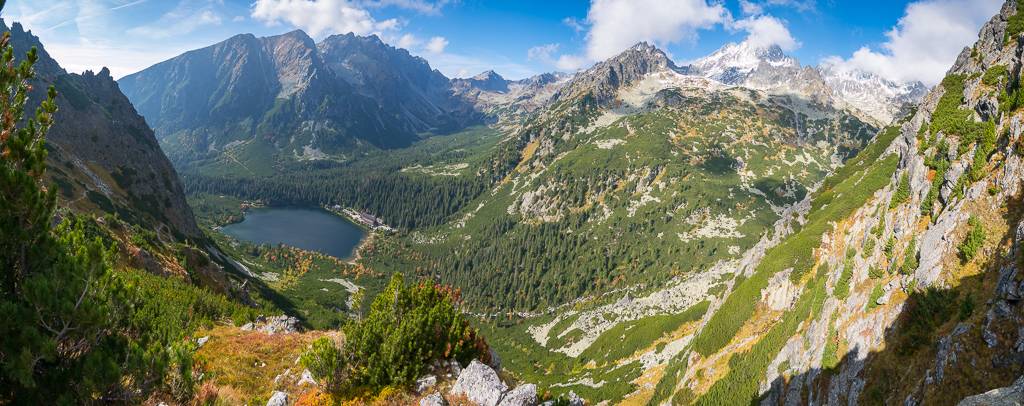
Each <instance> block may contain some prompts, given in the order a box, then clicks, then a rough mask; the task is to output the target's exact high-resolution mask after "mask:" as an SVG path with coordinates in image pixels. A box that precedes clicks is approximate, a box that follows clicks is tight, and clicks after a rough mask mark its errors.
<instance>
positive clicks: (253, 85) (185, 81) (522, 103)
mask: <svg viewBox="0 0 1024 406" xmlns="http://www.w3.org/2000/svg"><path fill="white" fill-rule="evenodd" d="M632 50H633V51H636V52H632V53H630V52H625V53H623V54H622V55H619V56H617V57H615V58H612V59H609V60H607V61H603V62H600V63H598V64H597V65H595V66H594V67H593V68H591V70H604V71H606V72H608V75H607V76H604V77H602V78H600V79H597V80H600V81H604V82H605V83H582V82H581V81H580V80H574V81H572V82H571V83H572V85H570V87H568V88H565V89H563V86H565V85H567V84H569V83H570V79H571V78H572V77H573V76H574V75H569V74H562V73H549V74H543V75H538V76H535V77H531V78H527V79H523V80H516V81H510V80H507V79H505V78H503V77H502V76H501V75H499V74H497V73H495V72H493V71H487V72H484V73H481V74H479V75H477V76H474V77H471V78H466V79H449V78H447V77H445V76H444V75H443V74H441V73H440V72H438V71H437V70H435V69H432V68H431V67H430V65H429V64H428V63H427V61H426V60H424V59H423V58H420V57H417V56H413V55H411V54H410V53H409V52H408V51H406V50H404V49H398V48H395V47H392V46H390V45H387V44H385V43H384V42H382V41H381V40H380V39H379V38H377V37H376V36H369V37H362V36H357V35H353V34H347V35H334V36H331V37H328V38H326V39H324V40H322V41H320V42H319V43H317V42H315V41H314V40H313V39H312V38H310V37H309V36H308V35H306V34H305V33H304V32H302V31H292V32H290V33H287V34H283V35H278V36H272V37H265V38H257V37H255V36H253V35H248V34H247V35H238V36H235V37H232V38H229V39H228V40H226V41H224V42H221V43H218V44H215V45H212V46H209V47H206V48H202V49H199V50H195V51H190V52H187V53H185V54H182V55H180V56H177V57H175V58H172V59H170V60H167V61H164V62H161V63H159V64H156V65H154V66H152V67H150V68H147V69H145V70H143V71H141V72H138V73H135V74H132V75H128V76H126V77H124V78H122V79H121V80H120V81H119V84H120V87H121V89H122V90H123V91H124V92H125V94H126V95H127V96H128V98H129V99H130V100H131V101H132V102H133V103H134V105H135V106H136V107H137V108H138V110H139V112H140V113H141V114H142V115H143V116H144V117H146V119H147V121H148V122H149V123H150V125H152V126H153V128H154V130H155V132H156V135H157V137H158V138H159V139H160V140H161V144H162V145H163V147H164V149H165V150H166V152H167V154H168V156H169V157H170V158H171V159H172V160H173V161H175V162H177V163H179V164H188V163H190V162H194V161H202V160H206V159H230V160H232V161H237V162H239V163H240V164H241V165H243V166H244V167H245V170H246V171H248V172H251V173H252V174H261V173H269V172H271V171H273V169H272V167H271V166H272V165H274V164H278V163H281V162H288V161H295V160H299V161H301V160H324V159H330V160H346V159H348V158H351V157H353V156H356V155H358V154H359V153H361V152H362V151H368V150H372V149H389V148H395V147H404V146H408V145H410V144H411V143H413V142H415V141H417V140H419V139H421V138H423V137H427V136H430V135H435V134H445V133H450V132H453V131H457V130H460V129H463V128H465V127H467V126H471V125H477V124H483V123H494V122H499V123H502V124H504V125H518V124H521V123H522V122H523V121H524V120H525V119H526V117H527V116H528V115H529V114H531V113H533V112H535V111H537V110H538V109H539V108H541V107H544V106H546V105H547V104H549V103H551V102H557V101H558V100H559V99H561V98H564V97H565V96H566V95H575V94H577V93H578V92H579V88H580V86H583V87H585V88H587V89H592V90H593V91H594V94H593V96H594V98H595V100H596V101H597V102H598V103H611V102H613V101H614V100H613V99H614V98H615V97H616V95H615V92H614V91H613V90H614V88H615V87H616V86H617V85H621V84H629V83H632V82H634V81H637V80H640V79H642V76H643V75H645V74H647V73H649V72H654V71H660V70H671V71H674V72H677V73H680V74H683V75H689V76H698V77H704V78H708V79H711V80H712V81H714V82H715V83H719V84H723V85H727V86H739V87H746V88H751V89H756V90H763V91H767V92H769V93H773V94H791V95H797V96H800V97H803V98H807V99H809V100H813V101H815V102H819V103H824V104H830V105H834V106H836V107H838V108H844V109H848V110H851V111H852V112H854V114H856V115H858V116H859V117H860V118H862V119H864V120H868V121H871V122H873V123H874V124H875V125H883V124H887V123H888V122H890V121H892V119H893V117H895V116H896V115H897V114H898V113H899V112H900V111H901V110H902V109H903V108H904V107H905V106H906V105H908V104H909V103H913V102H915V101H916V100H918V99H919V98H920V97H921V96H922V95H923V94H924V91H925V87H924V86H923V85H921V84H920V83H912V84H897V83H893V82H891V81H887V80H885V79H882V78H880V77H878V76H876V75H873V74H870V73H866V72H861V71H850V70H843V69H838V68H836V67H833V66H824V67H818V68H816V67H802V66H801V65H800V63H799V61H797V60H796V59H794V58H792V57H790V56H787V55H786V54H785V53H784V52H783V51H782V50H781V49H780V48H779V47H777V46H771V47H760V48H759V47H754V46H751V45H750V44H749V43H746V42H743V43H739V44H728V45H726V46H724V47H723V48H721V49H719V50H718V51H716V52H714V53H712V54H711V55H708V56H707V57H705V58H702V59H699V60H697V61H695V62H694V63H692V64H690V65H686V66H677V65H676V64H675V63H673V62H672V61H671V60H670V59H669V58H668V57H667V56H666V55H665V53H664V52H662V51H661V50H659V49H657V48H656V47H654V46H651V45H649V44H646V43H642V44H638V45H637V46H635V47H633V48H632ZM638 56H642V57H638ZM623 58H626V59H623Z"/></svg>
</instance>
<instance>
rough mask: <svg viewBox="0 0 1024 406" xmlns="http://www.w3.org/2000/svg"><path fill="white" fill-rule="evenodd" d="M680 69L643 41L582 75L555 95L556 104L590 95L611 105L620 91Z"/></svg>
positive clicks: (600, 103)
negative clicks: (652, 75)
mask: <svg viewBox="0 0 1024 406" xmlns="http://www.w3.org/2000/svg"><path fill="white" fill-rule="evenodd" d="M664 70H670V71H678V70H679V67H677V66H676V65H675V63H673V62H672V60H671V59H669V58H668V55H665V52H664V51H662V50H660V49H658V48H657V47H655V46H653V45H651V44H649V43H647V42H640V43H637V44H636V45H633V46H632V47H630V48H629V49H626V50H625V51H623V52H622V53H620V54H618V55H616V56H614V57H612V58H611V59H608V60H606V61H604V62H600V63H598V64H597V65H594V66H593V67H591V68H590V69H587V70H586V71H584V72H581V73H578V74H577V75H576V77H575V78H573V80H572V82H570V83H569V84H568V85H566V86H565V87H564V88H562V90H560V91H559V92H558V93H556V94H555V96H554V98H553V99H552V102H556V103H557V102H558V101H560V100H565V99H568V98H576V97H580V96H583V95H585V94H588V93H589V94H590V95H591V97H593V98H594V101H595V102H596V103H597V104H599V105H605V104H608V103H611V102H612V101H614V100H615V98H616V92H617V91H618V89H619V88H621V87H625V86H628V85H630V84H633V83H634V82H636V81H639V80H641V79H643V78H644V77H645V76H647V75H648V74H650V73H654V72H659V71H664Z"/></svg>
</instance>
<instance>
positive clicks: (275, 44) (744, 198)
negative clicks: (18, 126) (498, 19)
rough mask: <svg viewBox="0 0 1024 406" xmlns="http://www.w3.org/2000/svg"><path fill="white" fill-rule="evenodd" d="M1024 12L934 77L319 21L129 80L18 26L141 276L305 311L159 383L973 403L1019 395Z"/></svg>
mask: <svg viewBox="0 0 1024 406" xmlns="http://www.w3.org/2000/svg"><path fill="white" fill-rule="evenodd" d="M1022 27H1024V6H1022V5H1021V3H1020V2H1018V1H1017V0H1009V1H1007V2H1006V4H1004V6H1003V8H1002V9H1001V10H1000V13H999V14H997V15H995V16H994V17H993V18H992V19H991V20H990V21H989V22H988V23H987V24H985V26H984V27H983V28H982V30H981V32H980V34H979V38H978V41H977V43H975V44H973V45H972V46H971V47H969V48H965V49H964V50H963V51H962V53H961V54H960V55H959V57H958V58H957V60H956V61H955V63H954V64H953V65H952V67H951V68H950V70H949V72H948V73H947V75H946V77H945V78H944V79H943V81H942V82H941V84H939V85H937V86H935V87H934V88H933V89H927V88H926V87H925V86H924V85H922V84H921V83H896V82H893V81H889V80H886V79H884V78H882V77H880V76H878V75H874V74H871V73H868V72H864V71H858V70H854V69H850V68H849V67H846V66H843V65H840V64H836V63H830V62H826V63H822V64H821V65H819V66H805V65H802V64H801V63H800V61H798V60H796V59H795V58H793V57H791V56H788V55H787V54H786V53H785V52H784V51H783V49H782V48H780V47H778V46H766V47H758V46H754V45H752V44H751V43H750V42H740V43H732V44H727V45H725V46H723V47H722V48H721V49H719V50H717V51H715V52H714V53H712V54H710V55H708V56H706V57H703V58H700V59H697V60H694V61H692V62H689V63H685V64H681V63H677V62H675V61H673V60H672V59H671V58H670V57H669V56H668V55H667V54H666V53H665V52H664V51H663V50H661V49H659V48H658V47H656V46H654V45H652V44H649V43H646V42H641V43H638V44H635V45H633V46H631V47H629V48H627V49H625V50H623V51H622V52H621V53H619V54H618V55H615V56H613V57H611V58H609V59H607V60H604V61H599V62H597V63H596V64H594V65H593V66H591V67H589V68H587V69H584V70H581V71H579V72H576V73H573V74H564V73H546V74H541V75H537V76H534V77H529V78H525V79H520V80H508V79H506V78H504V77H502V76H501V75H500V74H498V73H496V72H494V71H486V72H483V73H480V74H478V75H476V76H473V77H469V78H447V77H445V76H444V75H443V74H441V73H440V72H438V71H437V70H435V69H433V68H431V66H430V65H429V63H428V62H427V61H426V60H425V59H423V58H421V57H418V56H414V55H412V54H410V53H409V52H408V51H406V50H403V49H399V48H395V47H393V46H391V45H388V44H386V43H384V42H383V41H381V40H380V39H379V38H378V37H376V36H358V35H353V34H347V35H333V36H329V37H326V38H324V39H322V40H320V41H316V40H314V39H312V38H311V37H309V36H308V35H306V34H305V33H304V32H302V31H292V32H289V33H286V34H282V35H278V36H271V37H264V38H258V37H255V36H253V35H248V34H244V35H237V36H234V37H231V38H229V39H227V40H225V41H223V42H221V43H218V44H215V45H212V46H209V47H206V48H202V49H198V50H194V51H190V52H186V53H184V54H182V55H180V56H177V57H175V58H172V59H170V60H167V61H164V62H161V63H158V64H156V65H154V66H152V67H150V68H147V69H145V70H143V71H140V72H138V73H135V74H132V75H128V76H126V77H124V78H122V79H120V80H119V81H117V82H115V81H114V80H113V79H112V78H111V77H110V74H109V71H107V70H105V69H104V70H101V71H100V72H99V73H93V72H85V73H84V74H81V75H78V74H71V73H68V72H66V71H65V70H64V69H62V68H61V67H60V65H59V64H58V63H57V61H55V60H53V59H52V58H51V57H50V56H49V55H48V54H47V53H46V52H45V49H44V48H43V46H42V44H41V43H40V42H39V40H38V38H36V37H34V36H33V35H31V33H28V32H25V31H24V30H23V28H22V27H21V26H20V25H18V24H14V25H13V26H12V27H11V28H10V31H11V32H12V43H13V45H14V51H15V52H16V53H18V54H24V53H25V51H26V50H27V49H28V48H30V47H36V48H38V49H40V60H39V61H38V64H37V66H36V69H37V72H38V75H37V77H36V78H35V79H33V80H34V82H32V84H33V87H34V91H33V93H32V95H31V98H32V104H38V101H39V100H42V98H43V93H42V90H43V89H45V88H46V87H48V86H49V85H53V86H55V87H56V89H57V90H58V94H59V96H58V99H57V103H58V106H59V109H58V113H57V116H56V117H55V119H56V124H55V125H54V127H53V128H52V130H51V131H50V134H49V137H48V152H49V155H48V156H47V164H48V170H47V176H48V178H47V181H48V183H47V184H48V185H52V186H47V187H53V188H56V190H57V193H58V197H59V204H60V205H61V206H62V207H63V208H64V209H62V211H61V214H60V216H67V217H72V216H80V217H81V218H85V219H88V220H89V221H90V224H91V227H92V228H90V233H92V234H95V237H96V238H97V239H98V240H102V241H104V242H105V243H106V244H109V245H110V246H111V247H116V250H112V252H114V251H116V252H115V253H114V255H113V256H112V258H113V260H112V261H111V262H112V263H113V264H115V265H114V266H116V267H119V269H121V268H124V269H129V270H134V269H136V268H138V269H143V270H145V271H147V272H149V273H152V274H157V275H161V277H164V276H169V277H172V278H178V279H182V280H184V281H187V282H189V283H190V284H193V285H197V286H199V287H200V289H202V291H204V292H205V291H207V290H209V291H211V292H216V294H224V295H225V296H224V297H222V298H221V299H219V300H223V301H224V302H225V303H228V302H230V303H233V304H235V305H238V306H241V307H244V308H245V309H247V311H235V310H234V308H231V311H232V312H233V313H239V314H242V315H243V316H251V315H250V314H249V313H254V312H259V313H261V314H283V315H282V316H272V317H264V316H260V317H256V318H252V317H250V318H248V319H246V321H249V324H247V325H245V326H241V327H235V326H232V325H230V324H232V323H229V322H227V320H226V319H228V318H234V317H235V314H228V315H227V316H225V315H224V314H220V313H218V317H219V318H218V319H216V320H205V321H204V325H203V326H190V327H189V328H191V329H193V331H187V332H182V333H181V334H180V335H181V337H176V338H174V339H175V340H178V341H183V342H184V343H185V344H187V345H185V346H183V348H184V349H181V350H178V349H177V347H175V350H176V351H183V352H184V353H186V354H197V355H198V356H197V358H196V359H197V360H199V362H197V363H195V364H194V366H193V367H192V368H179V369H180V370H182V371H186V372H180V371H179V372H177V373H183V374H186V375H187V374H188V373H191V375H189V376H192V377H193V378H194V379H195V380H196V381H197V382H202V384H203V385H204V386H203V389H202V391H197V392H188V391H182V390H179V389H178V388H179V386H180V385H182V382H183V381H182V380H184V381H188V379H184V378H182V379H181V380H171V381H170V383H161V384H160V385H152V388H150V387H148V386H147V387H146V388H145V391H151V392H152V395H151V396H150V397H149V398H147V402H149V403H155V402H157V401H159V402H163V401H164V400H168V401H170V400H169V399H172V398H173V399H175V401H177V402H179V403H183V404H184V403H190V402H191V403H201V402H200V401H199V399H200V397H203V399H205V400H204V401H209V400H210V399H211V398H212V399H216V400H217V401H221V402H223V403H246V404H252V403H261V404H262V403H265V402H267V403H269V404H275V403H274V402H279V403H276V404H280V402H283V403H284V404H288V402H289V401H291V402H292V403H297V404H305V403H318V402H319V403H328V402H331V401H338V402H341V401H350V400H351V401H356V402H358V401H360V399H367V398H369V397H374V398H375V399H378V400H379V401H381V402H385V403H388V402H390V403H389V404H391V403H394V404H421V405H423V404H432V405H434V404H440V405H443V404H447V402H451V403H453V404H456V403H458V402H470V403H472V404H488V405H494V404H514V405H527V406H536V405H537V404H539V403H541V402H542V401H550V402H552V404H554V403H557V404H572V405H582V404H657V405H666V404H700V405H722V404H725V405H732V404H753V403H757V404H762V405H774V404H905V405H923V404H957V402H960V403H959V404H960V405H965V406H971V405H981V404H1014V403H1013V402H1018V403H1019V402H1020V393H1024V378H1022V377H1021V376H1020V373H1021V372H1020V371H1022V370H1024V355H1022V354H1024V328H1022V327H1021V326H1022V325H1024V300H1022V297H1024V296H1022V293H1021V292H1022V291H1024V282H1022V281H1024V273H1022V271H1021V267H1022V264H1024V249H1022V248H1021V245H1020V243H1021V241H1022V240H1024V210H1022V207H1024V205H1022V204H1021V203H1022V200H1021V190H1022V189H1021V187H1022V182H1021V179H1024V154H1022V153H1021V152H1020V151H1021V150H1022V148H1024V124H1022V123H1024V100H1022V97H1024V96H1022V95H1024V89H1022V87H1021V79H1022V71H1024V67H1022V60H1024V46H1022V45H1021V44H1024V29H1022ZM122 92H123V93H122ZM147 123H148V124H147ZM151 127H152V129H150V128H151ZM165 154H166V155H165ZM179 175H180V177H179ZM265 205H266V206H301V207H309V208H323V209H325V210H329V211H331V212H334V213H335V214H339V215H345V216H349V217H352V218H355V219H362V220H363V221H366V223H365V224H364V225H366V226H367V227H366V228H365V229H362V231H363V232H365V233H366V234H367V236H366V238H364V239H362V240H361V242H360V246H359V248H358V249H357V251H356V254H355V255H354V256H353V257H352V258H349V259H340V258H334V257H331V256H329V255H324V254H320V253H316V252H313V251H310V250H305V249H301V248H299V247H290V246H288V245H285V244H258V243H255V242H251V241H246V240H243V239H240V238H235V237H232V236H230V235H228V234H227V233H226V232H224V230H223V227H227V226H229V225H231V224H233V223H235V222H238V221H243V219H245V218H246V215H247V213H249V214H251V213H252V212H251V210H254V209H257V208H259V207H261V206H265ZM325 214H326V213H325ZM367 219H369V220H367ZM284 226H288V225H287V224H285V225H284ZM302 231H304V230H298V232H299V233H301V232H302ZM92 234H90V236H93V235H92ZM395 275H404V277H405V278H409V279H412V280H415V281H418V282H417V283H413V284H412V285H408V286H406V285H405V284H404V282H402V278H403V276H397V277H393V276H395ZM396 281H397V282H396ZM442 286H447V287H442ZM449 287H450V288H449ZM190 292H191V291H190ZM206 294H209V293H206ZM378 294H379V295H380V296H377V298H376V299H370V300H366V299H364V298H366V297H373V296H375V295H378ZM190 295H191V296H190ZM388 295H391V296H388ZM182 296H183V297H200V295H198V294H196V293H194V292H193V293H189V294H188V295H182ZM202 297H205V296H202ZM381 298H384V299H381ZM438 298H440V299H438ZM204 300H205V299H204ZM169 303H171V302H170V301H169ZM177 303H178V302H174V303H173V305H174V306H177V305H178V304H177ZM210 303H212V302H210ZM424 303H426V306H427V308H426V309H425V308H422V307H420V306H421V305H424ZM170 306H172V304H168V308H166V309H160V310H159V311H156V310H154V311H153V313H154V314H157V316H152V317H161V318H160V320H164V318H163V317H170V316H166V315H165V314H164V313H166V314H179V316H180V315H184V316H181V317H185V318H191V317H192V315H193V314H195V312H197V311H200V312H201V311H207V307H209V308H213V307H215V306H208V305H206V304H202V305H196V304H192V305H185V306H182V307H181V308H177V307H174V308H171V307H170ZM128 307H130V306H128ZM128 307H126V308H128ZM225 308H228V307H227V306H225ZM456 309H457V310H456ZM243 313H244V314H243ZM410 315H411V316H410ZM460 317H465V318H466V319H471V323H472V327H473V328H468V327H469V324H464V323H462V319H461V318H460ZM168 319H170V318H168ZM436 319H443V320H444V321H443V323H445V324H444V325H443V326H441V327H438V325H437V323H435V324H434V325H431V326H430V328H421V327H422V325H423V323H427V322H435V321H436ZM239 324H241V323H239ZM175 325H176V324H175ZM451 326H454V327H455V328H456V329H455V330H452V329H450V328H449V327H451ZM303 328H305V329H307V331H306V332H298V331H296V330H297V329H300V330H301V329H303ZM442 330H445V331H448V330H450V331H458V333H455V336H454V337H447V338H451V339H452V341H451V342H446V343H444V345H441V344H438V342H436V340H435V339H436V337H437V336H439V335H440V334H441V333H439V332H440V331H442ZM399 336H401V337H409V339H408V341H404V342H395V341H394V340H393V339H392V338H390V337H399ZM126 341H130V340H126ZM469 347H472V348H470V350H472V353H473V357H476V358H479V359H480V360H481V361H485V363H486V364H488V365H487V366H484V363H481V362H477V361H475V360H474V362H467V361H469V360H468V359H459V356H461V354H462V353H461V351H464V350H466V349H467V348H469ZM351 348H359V351H364V352H368V353H369V354H370V355H367V353H355V352H351V351H354V350H352V349H351ZM380 348H388V349H389V350H393V351H392V352H389V353H387V354H388V355H387V357H384V358H381V357H379V356H378V355H379V353H377V352H374V351H380ZM456 353H459V354H456ZM409 354H415V355H417V356H419V355H422V357H420V358H422V360H425V361H424V362H421V363H415V364H408V362H409V361H408V360H409V359H412V358H409V357H408V355H409ZM423 354H426V355H423ZM328 356H330V357H335V358H330V359H327V358H318V357H328ZM362 357H366V358H367V359H370V361H366V362H365V363H364V364H361V365H359V366H358V367H353V366H352V365H355V364H349V363H346V362H348V361H352V362H357V361H362ZM375 357H376V358H375ZM420 358H416V359H417V360H421V359H420ZM453 358H454V359H453ZM381 359H384V361H380V360H381ZM254 360H256V361H254ZM296 360H298V361H296ZM324 360H326V361H327V362H322V361H324ZM0 361H2V359H0ZM378 361H380V362H378ZM460 361H461V363H460ZM177 362H181V361H177ZM0 364H2V362H0ZM464 365H465V366H466V368H465V369H463V366H464ZM371 368H373V371H375V372H374V373H375V374H377V375H375V376H374V377H373V378H372V379H370V380H367V381H362V382H359V381H346V380H350V379H354V378H353V377H354V376H359V374H361V373H366V371H369V370H370V369H371ZM495 370H499V371H500V374H499V373H498V372H495ZM300 371H301V372H300ZM389 371H390V372H389ZM394 371H402V372H401V376H400V375H399V373H397V372H394ZM409 371H412V372H409ZM122 381H130V380H122ZM339 381H340V382H339ZM367 382H371V383H372V385H377V386H375V387H372V388H371V386H372V385H367V384H366V383H367ZM506 382H508V383H512V382H514V383H515V384H516V385H517V386H516V387H515V388H514V389H513V388H510V387H509V385H508V384H506ZM348 384H351V385H354V386H352V387H345V385H348ZM360 384H361V385H362V386H358V385H360ZM385 387H386V388H385ZM339 388H342V389H339ZM353 388H354V389H353ZM380 388H384V389H380ZM348 389H352V390H357V391H363V392H360V393H359V394H358V396H360V397H359V398H356V399H353V398H352V396H353V395H352V393H349V392H351V391H349V390H348ZM378 389H379V390H378ZM143 392H144V390H143V389H139V390H138V393H143ZM182 393H184V394H182ZM146 395H147V396H149V395H150V394H149V393H146ZM4 396H5V394H0V403H3V402H4V401H5V400H6V399H5V398H4ZM290 396H293V397H290ZM98 397H99V395H97V398H98ZM296 397H297V398H298V400H296ZM181 399H184V400H181ZM275 399H276V400H275ZM431 402H433V403H431ZM458 404H461V403H458Z"/></svg>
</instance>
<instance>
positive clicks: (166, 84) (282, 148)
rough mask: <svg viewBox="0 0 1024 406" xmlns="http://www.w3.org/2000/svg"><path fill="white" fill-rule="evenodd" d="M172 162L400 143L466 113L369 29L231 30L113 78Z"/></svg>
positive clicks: (259, 168) (320, 153)
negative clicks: (314, 34) (264, 33)
mask: <svg viewBox="0 0 1024 406" xmlns="http://www.w3.org/2000/svg"><path fill="white" fill-rule="evenodd" d="M119 83H120V85H121V87H122V88H123V89H124V91H125V94H126V95H127V96H128V97H129V98H130V99H131V100H132V101H133V102H134V103H135V105H136V106H138V108H139V111H140V113H142V115H143V116H145V117H147V119H148V120H149V121H150V122H152V123H153V127H154V128H155V130H156V133H157V136H158V137H159V138H160V139H161V142H162V143H163V145H164V146H165V148H167V149H168V151H169V155H170V156H171V158H172V159H173V160H174V161H176V162H179V163H188V162H192V161H197V160H202V159H207V158H215V159H221V160H228V161H231V162H235V163H237V165H239V166H241V167H242V169H244V171H246V172H248V173H250V174H259V173H264V174H265V173H268V171H269V170H270V168H269V167H267V166H266V163H267V162H271V163H273V162H287V161H294V160H321V159H329V158H331V157H332V156H337V157H345V156H347V155H351V154H354V153H357V152H359V151H364V150H367V149H368V148H369V149H374V148H385V149H386V148H395V147H401V146H407V145H409V144H410V143H412V142H413V141H415V140H417V139H419V134H420V133H424V132H447V131H451V130H454V129H458V128H462V127H464V126H465V125H467V124H470V123H472V122H475V121H478V120H479V118H478V117H476V115H475V113H474V112H473V111H472V109H471V108H469V106H468V105H466V104H464V103H461V101H460V100H459V99H457V98H453V97H452V96H451V95H450V94H449V93H448V80H447V78H445V77H444V76H443V75H441V74H440V73H439V72H437V71H436V70H431V69H430V67H429V65H427V64H426V62H425V61H423V60H422V59H420V58H415V57H412V56H411V55H409V54H408V52H406V51H404V50H398V49H395V48H392V47H390V46H388V45H385V44H384V43H382V42H381V41H380V40H379V39H377V38H376V37H356V36H353V35H345V36H332V37H329V38H327V39H325V40H324V41H323V42H321V43H320V44H316V43H315V42H314V41H313V39H311V38H310V37H309V36H307V35H306V34H305V33H303V32H302V31H293V32H290V33H287V34H283V35H278V36H272V37H265V38H256V37H254V36H252V35H238V36H235V37H232V38H230V39H228V40H226V41H224V42H221V43H219V44H215V45H212V46H210V47H207V48H203V49H199V50H195V51H190V52H187V53H185V54H182V55H180V56H178V57H175V58H172V59H170V60H167V61H165V62H161V63H159V64H157V65H154V66H152V67H150V68H147V69H145V70H143V71H141V72H138V73H135V74H132V75H128V76H126V77H124V78H122V79H121V80H120V81H119Z"/></svg>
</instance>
